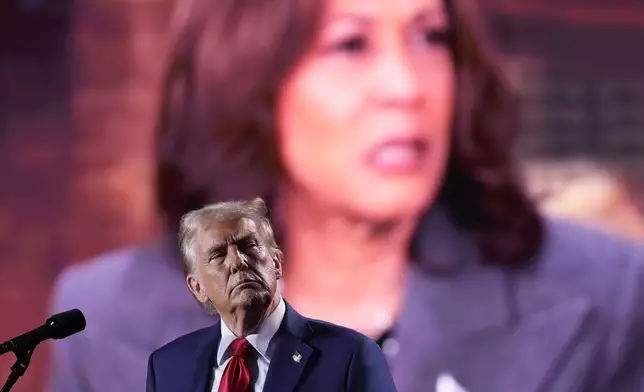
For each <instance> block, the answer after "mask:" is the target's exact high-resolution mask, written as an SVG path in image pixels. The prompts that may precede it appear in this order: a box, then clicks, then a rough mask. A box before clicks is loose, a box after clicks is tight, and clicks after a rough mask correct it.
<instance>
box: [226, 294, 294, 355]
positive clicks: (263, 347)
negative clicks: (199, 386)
mask: <svg viewBox="0 0 644 392" xmlns="http://www.w3.org/2000/svg"><path fill="white" fill-rule="evenodd" d="M285 314H286V304H285V303H284V299H283V298H281V297H280V301H279V303H278V304H277V308H275V310H274V311H273V313H271V314H270V315H269V316H268V317H267V318H266V320H264V321H263V322H262V324H261V325H260V326H259V329H258V330H257V332H256V333H254V334H251V335H248V336H246V339H248V342H249V343H250V344H251V345H252V346H253V347H254V348H255V350H256V351H257V352H258V353H259V354H260V355H261V356H262V357H264V358H266V359H267V360H268V361H270V357H269V355H270V353H269V352H268V346H269V344H270V342H271V340H272V339H273V336H274V335H275V333H276V332H277V330H278V329H279V327H280V324H282V320H283V319H284V315H285ZM220 324H221V340H220V341H219V349H218V350H217V366H221V365H222V364H223V363H224V362H225V361H226V360H227V359H228V358H229V357H230V356H231V354H232V353H231V352H230V350H228V348H229V347H230V345H231V343H232V342H233V341H234V340H235V339H237V336H235V334H234V333H233V332H232V331H231V330H230V329H229V328H228V326H227V325H226V323H224V321H223V320H221V323H220Z"/></svg>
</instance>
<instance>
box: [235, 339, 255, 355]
mask: <svg viewBox="0 0 644 392" xmlns="http://www.w3.org/2000/svg"><path fill="white" fill-rule="evenodd" d="M252 347H253V346H252V345H251V344H250V342H249V341H248V340H247V339H246V338H237V339H235V340H233V342H232V343H231V344H230V349H231V350H232V352H233V356H234V357H235V356H238V357H241V358H246V355H247V354H248V352H249V351H250V349H251V348H252Z"/></svg>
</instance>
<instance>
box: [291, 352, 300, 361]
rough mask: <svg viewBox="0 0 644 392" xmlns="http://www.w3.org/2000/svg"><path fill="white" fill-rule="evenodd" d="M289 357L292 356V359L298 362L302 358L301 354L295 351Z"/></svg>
mask: <svg viewBox="0 0 644 392" xmlns="http://www.w3.org/2000/svg"><path fill="white" fill-rule="evenodd" d="M291 358H293V361H295V362H296V363H300V361H301V360H302V354H300V353H298V352H297V351H296V352H294V353H293V356H292V357H291Z"/></svg>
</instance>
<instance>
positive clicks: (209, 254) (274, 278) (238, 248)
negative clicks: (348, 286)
mask: <svg viewBox="0 0 644 392" xmlns="http://www.w3.org/2000/svg"><path fill="white" fill-rule="evenodd" d="M266 216H267V211H266V205H265V203H264V201H263V200H262V199H255V200H252V201H233V202H225V203H219V204H215V205H212V206H208V207H205V208H203V209H200V210H197V211H192V212H190V213H188V214H186V215H185V216H184V217H183V219H182V221H181V226H180V233H179V238H180V248H181V254H182V259H183V262H184V271H185V273H186V281H187V283H188V287H189V288H190V291H191V292H192V294H193V295H194V296H195V298H196V299H197V300H198V301H199V302H200V303H201V304H202V305H203V306H204V309H205V310H206V312H208V313H215V312H216V313H218V314H219V316H220V321H219V322H218V323H217V324H215V325H214V326H212V327H209V328H204V329H201V330H198V331H196V332H193V333H190V334H188V335H184V336H182V337H180V338H178V339H176V340H174V341H173V342H171V343H169V344H167V345H165V346H163V347H162V348H160V349H158V350H156V351H155V352H154V353H152V355H151V356H150V359H149V365H148V379H147V392H164V391H167V392H176V391H185V392H197V391H198V392H211V391H212V392H253V391H255V392H257V391H264V392H293V391H307V392H315V391H320V392H334V391H351V392H353V391H355V392H358V391H360V392H393V391H396V388H395V386H394V382H393V379H392V377H391V374H390V373H389V369H388V366H387V363H386V361H385V358H384V355H383V353H382V352H381V350H380V348H379V347H378V346H377V345H376V343H375V342H373V341H372V340H370V339H369V338H367V337H365V336H363V335H361V334H359V333H357V332H355V331H352V330H350V329H347V328H342V327H339V326H336V325H333V324H329V323H325V322H321V321H314V320H310V319H307V318H304V317H302V316H300V315H299V314H298V313H297V312H296V311H295V310H293V309H292V308H291V307H290V306H289V305H288V304H286V302H285V301H284V299H283V298H282V296H281V294H280V292H279V289H278V280H279V279H280V277H281V273H282V265H281V263H282V252H281V251H280V249H279V248H278V247H277V244H276V242H275V239H274V235H273V230H272V228H271V224H270V222H269V220H268V218H267V217H266Z"/></svg>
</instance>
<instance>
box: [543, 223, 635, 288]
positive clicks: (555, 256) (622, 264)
mask: <svg viewBox="0 0 644 392" xmlns="http://www.w3.org/2000/svg"><path fill="white" fill-rule="evenodd" d="M539 261H540V264H541V268H542V270H543V272H544V273H545V275H546V276H550V277H553V278H557V277H560V278H569V277H573V279H571V280H572V281H577V280H582V281H583V280H587V283H589V285H588V288H589V289H592V288H593V287H595V285H609V286H610V285H613V286H619V287H621V286H622V285H623V284H624V283H627V282H633V283H634V282H635V281H634V279H635V276H637V274H638V271H641V270H642V269H643V268H644V244H642V243H636V242H633V241H630V240H628V239H626V238H623V237H621V236H619V235H616V234H614V233H610V232H608V231H602V230H600V229H594V228H589V227H585V226H582V225H580V224H578V223H572V222H569V221H565V220H554V219H553V220H548V221H546V236H545V242H544V246H543V249H542V252H541V255H540V260H539ZM592 282H594V283H595V285H593V284H590V283H592Z"/></svg>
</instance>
